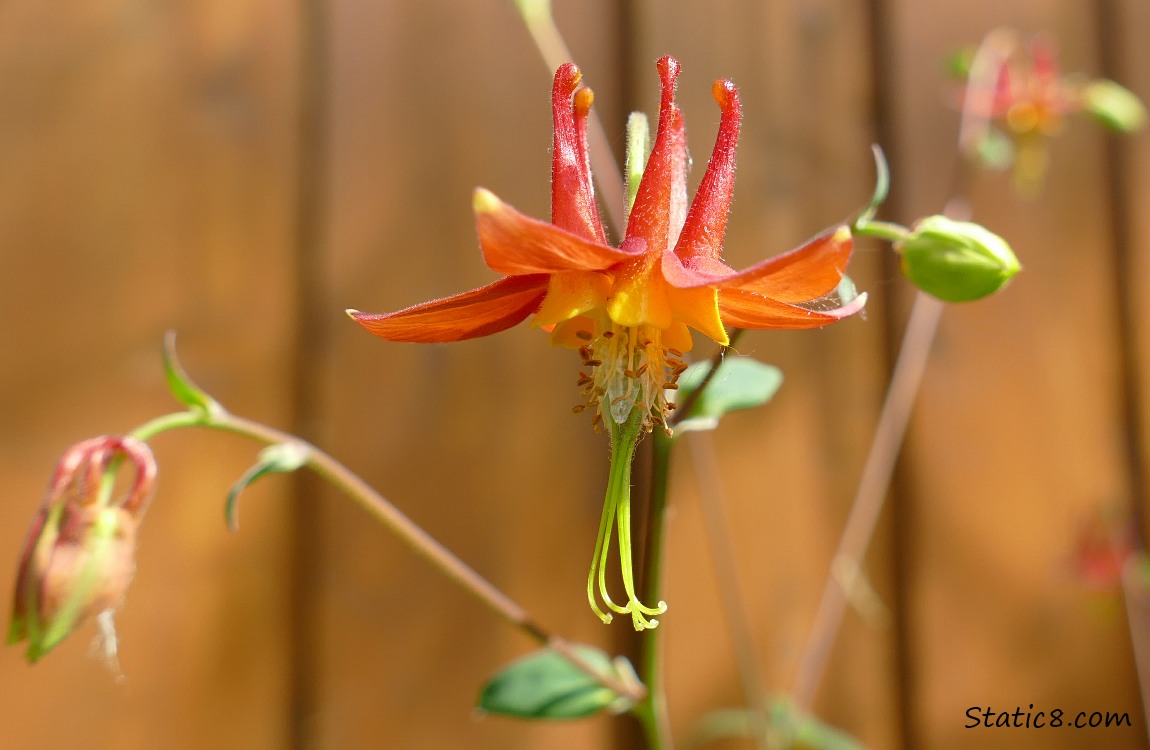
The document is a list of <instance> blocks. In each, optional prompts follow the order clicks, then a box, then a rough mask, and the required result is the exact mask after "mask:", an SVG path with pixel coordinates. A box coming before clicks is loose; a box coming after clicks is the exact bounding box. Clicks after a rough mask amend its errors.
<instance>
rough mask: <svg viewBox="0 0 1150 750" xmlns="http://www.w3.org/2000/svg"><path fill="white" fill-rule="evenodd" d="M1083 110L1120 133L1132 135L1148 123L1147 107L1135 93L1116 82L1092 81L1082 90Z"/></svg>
mask: <svg viewBox="0 0 1150 750" xmlns="http://www.w3.org/2000/svg"><path fill="white" fill-rule="evenodd" d="M1082 108H1083V109H1084V110H1086V111H1087V112H1089V113H1090V114H1091V115H1093V116H1094V117H1095V119H1097V120H1098V121H1099V122H1101V123H1102V124H1103V125H1105V126H1107V127H1108V128H1111V129H1112V130H1117V131H1118V132H1119V133H1132V132H1134V131H1135V130H1137V129H1138V128H1140V127H1142V124H1143V123H1145V122H1146V107H1145V106H1143V104H1142V100H1141V99H1139V98H1138V97H1137V96H1135V95H1134V92H1132V91H1130V89H1128V88H1126V87H1125V86H1122V85H1119V84H1117V83H1115V82H1114V81H1108V80H1106V79H1101V80H1098V81H1091V82H1090V83H1089V84H1087V85H1086V87H1085V88H1083V90H1082Z"/></svg>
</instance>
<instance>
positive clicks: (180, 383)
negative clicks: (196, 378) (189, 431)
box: [164, 331, 224, 415]
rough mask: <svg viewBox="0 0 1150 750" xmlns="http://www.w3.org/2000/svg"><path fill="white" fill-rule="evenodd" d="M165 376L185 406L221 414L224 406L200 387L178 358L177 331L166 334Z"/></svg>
mask: <svg viewBox="0 0 1150 750" xmlns="http://www.w3.org/2000/svg"><path fill="white" fill-rule="evenodd" d="M164 378H165V379H166V380H167V381H168V389H169V390H170V391H171V392H172V395H173V396H175V397H176V400H177V401H179V402H180V403H181V404H183V405H184V406H187V407H189V408H191V409H195V410H196V411H199V412H203V413H204V414H207V415H221V414H223V413H224V407H222V406H220V403H219V402H218V401H216V400H215V399H214V398H212V397H211V396H209V395H208V394H207V393H205V392H204V391H203V390H202V389H200V388H199V387H198V386H197V385H196V384H195V383H193V382H192V379H191V378H189V377H188V374H187V373H186V372H184V368H183V367H181V366H180V360H179V359H177V358H176V332H175V331H168V332H167V333H166V334H165V335H164Z"/></svg>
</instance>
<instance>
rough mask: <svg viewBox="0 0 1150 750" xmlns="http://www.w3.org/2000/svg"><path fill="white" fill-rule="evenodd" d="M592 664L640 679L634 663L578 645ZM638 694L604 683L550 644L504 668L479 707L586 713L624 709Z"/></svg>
mask: <svg viewBox="0 0 1150 750" xmlns="http://www.w3.org/2000/svg"><path fill="white" fill-rule="evenodd" d="M574 649H575V652H576V653H577V654H578V656H579V658H580V659H582V660H583V661H584V662H586V663H587V666H589V667H591V668H592V669H595V670H597V671H599V672H602V673H603V674H605V675H609V676H611V677H612V678H613V679H615V680H618V681H620V682H623V683H625V684H635V683H638V681H639V678H638V677H637V676H636V675H635V670H634V668H633V667H632V666H631V663H630V662H629V661H627V660H626V659H625V658H623V657H621V656H620V657H618V658H616V659H615V660H612V659H611V658H610V657H609V656H608V655H607V654H606V653H604V652H603V651H600V650H599V649H597V648H593V647H591V646H582V645H580V646H575V647H574ZM632 705H633V700H632V699H630V698H628V697H626V696H622V695H619V694H618V693H616V692H615V691H614V690H612V689H610V688H608V687H606V686H604V685H602V684H600V683H599V682H598V681H597V680H596V679H595V678H594V677H592V676H591V675H589V674H587V672H585V671H584V670H582V669H580V668H579V667H577V666H575V665H574V664H572V663H571V662H570V661H568V660H567V659H566V658H565V657H564V656H563V655H562V654H560V653H559V652H557V651H554V650H552V649H550V648H542V649H539V650H538V651H534V652H532V653H530V654H528V655H527V656H524V657H523V658H521V659H517V660H516V661H513V662H511V664H509V665H507V666H506V667H504V668H503V669H502V670H500V671H499V672H498V673H497V674H496V675H495V676H493V677H492V678H491V679H489V680H488V681H487V683H486V684H485V685H484V686H483V689H482V690H481V691H480V693H479V700H478V701H477V704H476V707H477V708H478V709H479V710H481V711H485V712H487V713H492V714H502V715H504V716H515V717H517V718H520V719H581V718H584V717H586V716H591V715H592V714H595V713H598V712H599V711H603V710H607V711H610V712H611V713H622V712H623V711H626V710H628V709H630V708H631V706H632Z"/></svg>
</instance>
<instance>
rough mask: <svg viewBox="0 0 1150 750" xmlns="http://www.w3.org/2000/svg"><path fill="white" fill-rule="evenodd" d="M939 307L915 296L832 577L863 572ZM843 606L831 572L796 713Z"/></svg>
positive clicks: (811, 693) (806, 655)
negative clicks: (863, 563)
mask: <svg viewBox="0 0 1150 750" xmlns="http://www.w3.org/2000/svg"><path fill="white" fill-rule="evenodd" d="M944 306H945V305H944V303H942V302H939V301H938V300H936V299H935V298H933V297H931V296H929V295H927V294H925V293H923V292H919V293H918V294H917V295H916V296H915V300H914V306H913V307H912V308H911V312H910V318H909V320H908V321H907V327H906V333H905V334H904V335H903V339H902V344H901V345H900V347H899V353H898V359H897V361H896V362H895V367H894V374H893V375H892V376H891V382H890V387H889V389H888V390H887V395H886V400H885V401H884V402H883V406H882V413H881V414H880V415H879V421H878V427H877V428H876V429H875V436H874V441H873V442H872V443H871V447H870V452H869V453H868V454H867V459H866V464H865V466H864V467H863V473H862V478H861V479H860V480H859V485H858V489H857V491H856V493H855V497H854V501H853V502H852V504H851V511H850V515H849V516H848V517H847V522H846V526H845V527H844V528H843V533H842V537H841V538H840V539H839V544H838V548H837V549H836V550H835V554H834V557H833V559H832V563H831V570H832V571H850V572H853V571H858V570H859V569H860V568H861V567H862V560H863V557H864V556H865V555H866V550H867V547H869V546H870V541H871V537H873V536H874V530H875V526H876V525H877V523H878V518H879V515H880V514H881V513H882V509H883V505H884V503H885V502H886V494H887V488H888V487H889V486H890V478H891V474H892V472H893V471H894V465H895V462H896V461H897V460H898V454H899V450H900V448H901V447H902V441H903V437H904V436H905V435H906V428H907V424H908V423H909V422H910V415H911V409H912V407H913V406H914V400H915V397H916V396H917V395H918V389H919V386H920V385H921V383H922V377H923V373H924V372H925V371H926V362H927V358H928V356H929V354H930V348H931V344H932V343H933V342H934V335H935V332H936V331H937V330H938V321H939V318H940V317H941V315H942V310H943V308H944ZM846 606H847V591H846V589H845V588H844V582H843V581H842V580H841V579H840V577H839V576H836V575H834V573H833V572H832V574H831V575H830V576H828V577H827V581H826V584H825V585H824V587H823V594H822V599H821V600H820V601H819V608H818V612H817V614H816V615H815V624H814V626H813V628H812V630H811V636H810V639H809V640H808V641H807V645H806V648H805V649H804V650H803V655H802V658H801V659H800V661H799V668H798V674H797V676H796V677H795V686H794V690H793V697H794V701H795V705H796V707H797V708H799V709H800V710H801V711H809V710H810V708H811V704H812V703H813V702H814V697H815V692H816V691H817V690H818V686H819V682H820V680H821V679H822V675H823V672H824V671H825V669H826V663H827V659H828V658H829V657H830V651H831V646H832V645H834V641H835V638H836V637H837V636H838V632H839V627H840V626H841V625H842V621H843V615H844V614H845V613H846Z"/></svg>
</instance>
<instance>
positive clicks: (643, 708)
mask: <svg viewBox="0 0 1150 750" xmlns="http://www.w3.org/2000/svg"><path fill="white" fill-rule="evenodd" d="M652 442H653V445H652V450H651V481H650V491H649V495H648V504H647V538H646V544H645V545H644V547H643V562H642V568H640V581H641V583H642V585H643V598H644V599H645V600H647V601H649V602H657V601H661V597H662V584H663V552H664V549H665V545H666V539H667V488H668V486H669V485H668V477H669V475H670V471H671V446H672V445H673V443H672V440H671V438H669V437H667V436H666V435H665V434H664V433H663V432H662V431H661V430H655V431H654V432H653V433H652ZM662 632H663V631H662V630H661V629H659V628H655V629H654V630H652V631H651V632H649V633H647V634H646V636H645V637H644V638H643V643H642V652H641V654H640V661H639V677H640V679H641V680H642V681H643V684H644V685H646V686H647V697H646V698H645V699H644V700H643V701H642V702H640V703H639V704H637V705H636V706H635V708H634V709H633V712H634V714H635V716H636V717H637V718H638V719H639V722H640V723H641V724H642V726H643V734H644V735H645V736H646V738H647V746H648V747H649V748H651V749H652V750H672V748H673V747H674V745H673V742H672V736H671V721H670V717H669V715H668V713H667V691H666V689H665V686H664V680H663V651H662V641H663V636H662Z"/></svg>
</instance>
